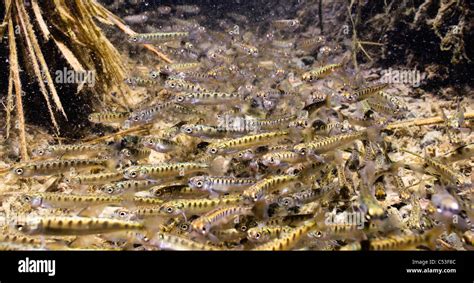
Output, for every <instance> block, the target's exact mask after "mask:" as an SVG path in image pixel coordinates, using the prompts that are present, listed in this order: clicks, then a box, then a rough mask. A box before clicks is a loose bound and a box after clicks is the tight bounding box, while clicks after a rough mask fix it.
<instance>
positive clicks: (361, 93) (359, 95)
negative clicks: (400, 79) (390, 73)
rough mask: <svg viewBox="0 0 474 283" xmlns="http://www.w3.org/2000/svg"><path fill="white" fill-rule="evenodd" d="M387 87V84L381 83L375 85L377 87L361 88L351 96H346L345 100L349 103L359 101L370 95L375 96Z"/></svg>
mask: <svg viewBox="0 0 474 283" xmlns="http://www.w3.org/2000/svg"><path fill="white" fill-rule="evenodd" d="M387 87H388V84H386V83H382V84H377V85H373V86H369V87H365V88H361V89H358V90H356V91H355V92H353V93H351V94H346V98H347V99H348V101H349V102H356V101H361V100H364V99H367V98H369V97H371V96H372V95H374V94H376V93H377V92H379V91H382V90H384V89H385V88H387Z"/></svg>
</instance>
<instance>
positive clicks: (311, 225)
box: [254, 220, 317, 251]
mask: <svg viewBox="0 0 474 283" xmlns="http://www.w3.org/2000/svg"><path fill="white" fill-rule="evenodd" d="M316 224H317V223H316V221H315V220H309V221H307V222H305V223H304V224H303V225H301V226H299V227H297V228H295V229H293V230H292V231H290V232H288V233H286V234H284V235H283V237H281V238H276V239H274V240H271V241H269V242H267V243H265V244H263V245H259V246H257V247H256V248H255V249H254V250H260V251H282V250H291V249H292V248H294V247H295V246H296V245H297V244H298V242H299V241H300V240H301V239H303V238H304V237H305V236H306V235H307V234H308V232H310V231H311V230H313V229H315V228H316Z"/></svg>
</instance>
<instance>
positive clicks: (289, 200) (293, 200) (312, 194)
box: [278, 189, 321, 208]
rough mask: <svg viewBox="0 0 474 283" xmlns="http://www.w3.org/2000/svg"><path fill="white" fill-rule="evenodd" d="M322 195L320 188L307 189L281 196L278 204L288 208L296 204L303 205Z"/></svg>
mask: <svg viewBox="0 0 474 283" xmlns="http://www.w3.org/2000/svg"><path fill="white" fill-rule="evenodd" d="M320 196H321V193H320V190H316V189H306V190H303V191H299V192H296V193H292V194H289V195H285V196H281V197H279V198H278V204H279V205H280V206H283V207H286V208H291V207H295V206H301V205H303V204H306V203H308V202H312V201H314V200H316V199H317V198H319V197H320Z"/></svg>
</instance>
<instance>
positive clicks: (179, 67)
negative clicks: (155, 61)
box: [164, 62, 202, 72]
mask: <svg viewBox="0 0 474 283" xmlns="http://www.w3.org/2000/svg"><path fill="white" fill-rule="evenodd" d="M201 66H202V64H201V63H199V62H190V63H176V64H169V65H166V66H164V70H166V71H168V72H183V71H188V70H192V69H197V68H200V67H201Z"/></svg>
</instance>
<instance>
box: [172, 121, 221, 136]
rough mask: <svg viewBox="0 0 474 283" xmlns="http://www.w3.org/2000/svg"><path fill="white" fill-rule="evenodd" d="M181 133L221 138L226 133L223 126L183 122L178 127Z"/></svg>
mask: <svg viewBox="0 0 474 283" xmlns="http://www.w3.org/2000/svg"><path fill="white" fill-rule="evenodd" d="M180 131H181V133H183V134H186V135H189V136H192V137H198V138H209V139H214V138H223V137H225V136H226V135H227V134H228V131H226V129H225V128H223V127H218V126H208V125H200V124H185V125H182V126H181V128H180Z"/></svg>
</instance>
